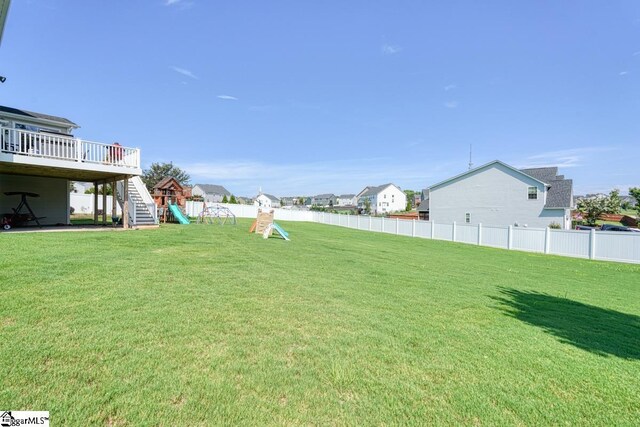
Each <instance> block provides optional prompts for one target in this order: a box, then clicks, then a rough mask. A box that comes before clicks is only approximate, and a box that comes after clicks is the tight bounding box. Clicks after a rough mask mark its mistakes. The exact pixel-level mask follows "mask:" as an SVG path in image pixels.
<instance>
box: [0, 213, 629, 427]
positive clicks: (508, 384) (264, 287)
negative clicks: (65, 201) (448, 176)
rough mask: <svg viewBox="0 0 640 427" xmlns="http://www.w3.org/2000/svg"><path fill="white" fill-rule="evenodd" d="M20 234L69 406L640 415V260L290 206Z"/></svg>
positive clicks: (37, 369)
mask: <svg viewBox="0 0 640 427" xmlns="http://www.w3.org/2000/svg"><path fill="white" fill-rule="evenodd" d="M282 225H283V226H284V227H285V228H286V229H287V230H288V231H289V232H290V235H291V238H292V241H291V242H285V241H283V240H280V239H276V238H273V239H270V240H268V241H265V240H263V239H262V238H260V237H259V236H256V235H250V234H248V233H247V229H248V226H249V222H248V221H247V220H241V221H240V222H239V225H238V226H236V227H233V226H224V227H220V226H213V225H188V226H177V225H168V226H163V227H161V228H160V229H156V230H141V231H131V232H113V233H109V232H108V233H91V232H87V233H29V234H4V235H0V247H1V248H2V251H0V342H1V343H2V345H0V378H1V380H0V381H1V382H2V386H1V387H0V406H1V408H0V409H2V410H8V409H12V410H21V409H23V410H27V409H30V410H48V411H50V413H51V420H52V425H108V426H118V425H175V424H176V423H182V422H184V423H185V424H189V425H202V426H204V425H215V424H244V425H264V424H277V425H282V424H286V425H300V424H315V425H327V424H329V425H360V424H378V425H380V424H387V425H389V424H414V425H429V424H471V425H549V424H554V425H563V424H573V425H637V424H638V423H639V422H640V266H638V265H625V264H616V263H604V262H590V261H586V260H576V259H571V258H562V257H553V256H544V255H536V254H529V253H523V252H509V251H504V250H497V249H495V250H494V249H490V248H481V247H476V246H470V245H463V244H453V243H448V242H442V241H430V240H422V239H411V238H405V237H397V236H391V235H386V234H377V233H368V232H362V231H355V230H350V229H344V228H339V227H332V226H326V225H320V224H308V223H282Z"/></svg>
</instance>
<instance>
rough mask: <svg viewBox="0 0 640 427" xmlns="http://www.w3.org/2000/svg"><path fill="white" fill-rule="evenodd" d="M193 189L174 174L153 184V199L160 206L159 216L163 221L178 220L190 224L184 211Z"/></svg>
mask: <svg viewBox="0 0 640 427" xmlns="http://www.w3.org/2000/svg"><path fill="white" fill-rule="evenodd" d="M190 196H191V189H190V188H188V187H183V186H182V185H181V184H180V183H179V182H178V180H177V179H175V178H174V177H172V176H169V177H166V178H164V179H163V180H161V181H160V182H158V183H157V184H156V185H154V186H153V201H154V202H155V204H156V206H157V207H158V217H159V218H160V220H161V221H162V222H167V221H169V222H171V221H177V222H179V223H180V224H189V218H187V217H186V215H185V214H184V213H183V212H182V209H181V208H184V206H185V204H186V203H185V202H186V200H187V197H190Z"/></svg>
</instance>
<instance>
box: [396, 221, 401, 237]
mask: <svg viewBox="0 0 640 427" xmlns="http://www.w3.org/2000/svg"><path fill="white" fill-rule="evenodd" d="M398 234H400V219H399V218H396V236H397V235H398Z"/></svg>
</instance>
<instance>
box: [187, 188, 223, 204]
mask: <svg viewBox="0 0 640 427" xmlns="http://www.w3.org/2000/svg"><path fill="white" fill-rule="evenodd" d="M191 195H192V196H199V197H202V199H203V200H204V201H205V202H207V203H221V202H222V199H224V196H227V201H228V200H229V198H231V193H230V192H229V191H228V190H227V189H226V188H224V187H223V186H222V185H214V184H196V185H194V186H193V188H192V189H191Z"/></svg>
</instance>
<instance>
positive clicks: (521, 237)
mask: <svg viewBox="0 0 640 427" xmlns="http://www.w3.org/2000/svg"><path fill="white" fill-rule="evenodd" d="M512 239H513V246H512V248H513V249H517V250H521V251H527V252H544V242H545V229H544V228H520V227H514V228H513V237H512Z"/></svg>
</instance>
